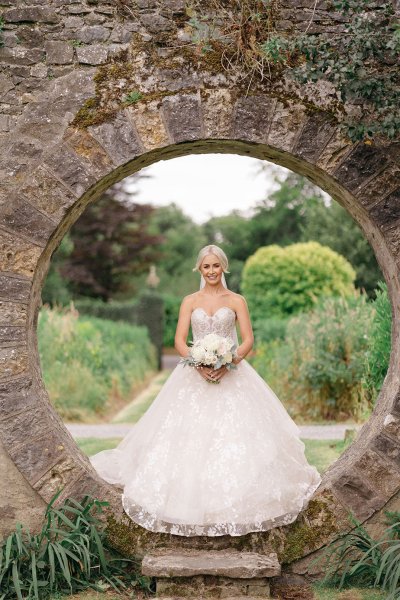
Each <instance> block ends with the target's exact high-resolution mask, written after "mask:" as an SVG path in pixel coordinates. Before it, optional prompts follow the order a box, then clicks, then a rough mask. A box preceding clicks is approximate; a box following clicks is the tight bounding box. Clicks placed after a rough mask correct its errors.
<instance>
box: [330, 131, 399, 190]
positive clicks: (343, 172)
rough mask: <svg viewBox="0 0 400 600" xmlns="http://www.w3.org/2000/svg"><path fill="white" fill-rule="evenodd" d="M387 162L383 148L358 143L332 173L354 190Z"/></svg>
mask: <svg viewBox="0 0 400 600" xmlns="http://www.w3.org/2000/svg"><path fill="white" fill-rule="evenodd" d="M387 164H388V160H387V157H386V155H385V151H384V149H383V148H378V147H374V146H369V145H367V144H364V143H359V144H357V145H356V147H355V148H354V149H353V150H352V152H351V153H350V154H349V155H348V156H347V157H346V158H345V159H344V161H343V163H342V164H340V165H339V166H338V168H337V169H336V170H335V171H334V173H333V174H334V176H335V178H336V179H337V180H338V181H339V183H341V184H342V185H343V186H344V187H346V188H347V189H348V190H350V191H355V190H356V189H357V188H359V187H361V186H362V185H364V184H366V183H367V181H368V179H372V178H373V177H374V176H376V175H377V173H379V172H380V171H382V170H383V169H384V168H386V166H387Z"/></svg>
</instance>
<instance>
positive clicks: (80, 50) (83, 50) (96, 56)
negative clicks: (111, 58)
mask: <svg viewBox="0 0 400 600" xmlns="http://www.w3.org/2000/svg"><path fill="white" fill-rule="evenodd" d="M76 55H77V57H78V61H79V62H80V63H82V64H84V65H102V64H104V63H105V62H106V60H107V56H108V52H107V46H101V45H99V44H95V45H93V46H78V47H77V48H76Z"/></svg>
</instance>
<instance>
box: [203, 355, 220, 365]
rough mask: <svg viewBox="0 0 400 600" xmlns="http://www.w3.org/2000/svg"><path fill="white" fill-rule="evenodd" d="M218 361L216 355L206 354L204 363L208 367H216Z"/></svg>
mask: <svg viewBox="0 0 400 600" xmlns="http://www.w3.org/2000/svg"><path fill="white" fill-rule="evenodd" d="M217 360H218V357H217V356H216V355H215V354H212V353H211V352H206V353H205V357H204V362H205V364H206V365H215V363H216V362H217Z"/></svg>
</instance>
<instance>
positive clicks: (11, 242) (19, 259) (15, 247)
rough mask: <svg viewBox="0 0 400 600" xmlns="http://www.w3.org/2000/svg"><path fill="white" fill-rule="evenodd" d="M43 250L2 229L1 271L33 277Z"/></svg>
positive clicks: (0, 242)
mask: <svg viewBox="0 0 400 600" xmlns="http://www.w3.org/2000/svg"><path fill="white" fill-rule="evenodd" d="M42 250H43V249H42V247H41V246H36V245H34V244H32V243H31V242H28V241H26V240H23V239H21V238H18V237H16V236H15V235H11V234H10V233H7V232H6V231H2V230H0V271H7V272H9V273H16V274H18V275H25V276H26V277H29V278H32V277H33V274H34V272H35V267H36V264H37V261H38V260H39V257H40V255H41V253H42ZM0 314H1V312H0ZM0 324H1V317H0Z"/></svg>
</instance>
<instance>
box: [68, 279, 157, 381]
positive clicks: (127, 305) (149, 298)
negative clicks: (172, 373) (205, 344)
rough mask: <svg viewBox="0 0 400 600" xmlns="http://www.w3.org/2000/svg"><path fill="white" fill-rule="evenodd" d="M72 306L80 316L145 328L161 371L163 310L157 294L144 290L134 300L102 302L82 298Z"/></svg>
mask: <svg viewBox="0 0 400 600" xmlns="http://www.w3.org/2000/svg"><path fill="white" fill-rule="evenodd" d="M74 304H75V307H76V308H77V309H78V311H79V312H80V313H81V314H85V315H92V316H94V317H99V318H100V319H108V320H111V321H124V322H126V323H130V324H132V325H144V326H145V327H147V330H148V332H149V336H150V340H151V342H152V343H153V345H154V346H155V348H156V350H157V364H158V369H161V356H162V346H163V332H164V323H163V321H164V317H163V311H164V308H163V300H162V297H161V296H160V295H159V294H158V292H156V291H153V290H149V289H144V290H143V291H142V293H141V294H140V295H139V296H138V298H136V299H135V300H128V301H117V300H112V301H111V302H103V301H102V300H98V299H96V298H90V299H89V298H84V299H80V300H76V301H75V303H74Z"/></svg>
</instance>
